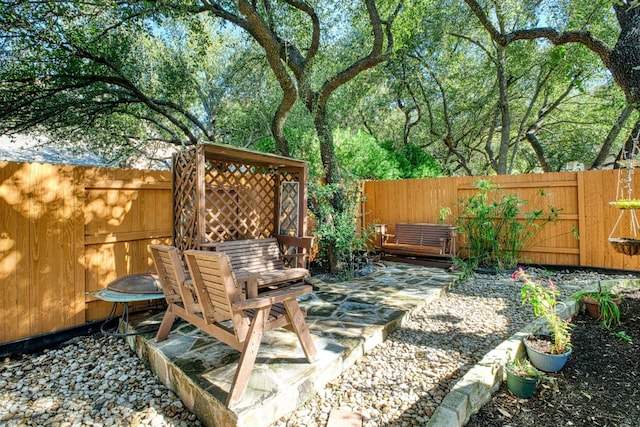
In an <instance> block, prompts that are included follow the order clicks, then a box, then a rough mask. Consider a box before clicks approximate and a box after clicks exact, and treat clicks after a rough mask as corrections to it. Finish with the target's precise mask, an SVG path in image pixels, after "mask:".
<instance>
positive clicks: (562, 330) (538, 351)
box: [514, 268, 573, 372]
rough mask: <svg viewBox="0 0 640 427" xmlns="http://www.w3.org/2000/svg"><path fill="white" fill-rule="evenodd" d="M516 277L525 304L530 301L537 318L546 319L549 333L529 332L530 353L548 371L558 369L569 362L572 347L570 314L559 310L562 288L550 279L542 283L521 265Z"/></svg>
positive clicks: (534, 363) (536, 365)
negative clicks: (564, 317)
mask: <svg viewBox="0 0 640 427" xmlns="http://www.w3.org/2000/svg"><path fill="white" fill-rule="evenodd" d="M514 278H515V279H519V280H522V281H523V285H522V289H521V291H520V297H521V298H522V304H523V305H525V304H526V305H530V306H531V307H532V308H533V314H534V315H535V316H536V317H537V318H541V319H544V320H545V321H546V329H547V331H548V333H549V335H544V334H536V335H529V336H528V337H526V338H525V339H524V345H525V347H526V349H527V356H528V357H529V360H531V363H533V365H534V366H535V367H536V368H538V369H540V370H542V371H545V372H557V371H559V370H561V369H562V368H563V367H564V365H565V364H566V362H567V359H568V358H569V355H570V354H571V351H572V343H571V329H572V328H573V323H571V318H569V319H563V318H562V317H560V316H559V315H558V313H557V311H556V309H557V306H558V297H559V296H560V292H558V289H557V288H556V286H555V285H554V284H553V282H552V281H549V282H548V284H546V285H543V283H542V282H541V281H540V280H537V281H536V280H533V279H532V278H531V276H529V275H528V274H527V273H525V271H524V270H523V269H522V268H519V269H518V271H516V272H515V273H514Z"/></svg>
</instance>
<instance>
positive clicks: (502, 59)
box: [496, 45, 511, 175]
mask: <svg viewBox="0 0 640 427" xmlns="http://www.w3.org/2000/svg"><path fill="white" fill-rule="evenodd" d="M496 50H497V61H496V66H497V70H498V86H499V88H500V101H499V107H500V122H501V124H502V126H501V127H502V129H501V131H500V148H499V150H498V168H497V170H496V173H497V174H498V175H506V174H507V164H508V163H509V143H510V142H511V113H510V110H509V88H508V82H507V49H506V48H505V47H502V46H499V45H496Z"/></svg>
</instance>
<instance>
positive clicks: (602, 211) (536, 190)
mask: <svg viewBox="0 0 640 427" xmlns="http://www.w3.org/2000/svg"><path fill="white" fill-rule="evenodd" d="M623 174H624V175H623V178H626V172H624V171H623ZM480 179H485V180H489V181H491V182H493V183H494V184H495V185H496V186H498V187H500V188H501V190H500V193H498V194H516V195H518V197H519V198H520V199H522V200H525V201H527V203H526V204H525V206H524V209H525V210H527V211H529V210H533V209H536V208H545V207H546V206H548V205H552V206H554V207H556V208H559V209H561V212H560V215H559V219H558V221H557V223H555V224H547V225H546V226H545V227H544V228H543V229H542V231H541V232H540V234H539V235H538V236H537V238H536V239H535V240H534V241H533V243H532V246H531V247H530V248H529V250H528V251H527V252H525V253H524V254H523V255H524V259H523V261H524V262H527V263H534V264H535V263H537V264H548V265H568V266H583V267H598V268H613V269H624V270H640V255H639V256H627V255H623V254H620V253H618V252H615V251H614V250H613V248H612V247H611V245H610V244H609V242H608V240H607V239H608V238H609V235H610V233H611V230H612V229H613V227H614V225H615V223H616V220H617V219H618V215H619V214H620V210H618V209H617V208H614V207H612V206H610V205H609V202H610V201H614V200H615V199H616V194H617V188H618V181H619V172H618V171H617V170H605V171H585V172H561V173H547V174H531V175H508V176H487V177H454V178H430V179H409V180H395V181H366V182H365V183H364V195H365V199H364V202H363V207H362V211H363V219H362V226H365V227H366V226H367V225H368V224H375V223H378V224H389V225H390V226H391V227H393V225H394V224H396V223H401V222H426V223H435V222H437V221H438V216H439V213H440V209H441V208H445V207H448V208H450V209H451V211H452V214H451V215H450V216H449V217H448V218H447V222H449V223H451V224H455V220H456V218H457V217H458V216H459V213H460V206H459V204H458V201H459V200H462V199H464V198H467V197H469V196H471V195H473V194H475V193H476V192H477V189H476V188H475V187H474V183H475V182H476V181H478V180H480ZM632 186H633V190H634V191H633V192H632V194H638V191H637V189H638V188H637V187H638V186H639V185H638V184H637V183H635V182H632ZM542 194H544V195H542ZM628 219H629V216H627V217H626V218H625V217H624V216H623V218H622V221H621V223H620V225H619V226H618V228H617V229H616V234H618V237H619V236H620V235H625V234H626V237H633V236H632V235H630V231H629V220H628ZM573 230H576V231H577V232H578V233H579V236H580V238H579V239H576V238H575V236H574V233H573Z"/></svg>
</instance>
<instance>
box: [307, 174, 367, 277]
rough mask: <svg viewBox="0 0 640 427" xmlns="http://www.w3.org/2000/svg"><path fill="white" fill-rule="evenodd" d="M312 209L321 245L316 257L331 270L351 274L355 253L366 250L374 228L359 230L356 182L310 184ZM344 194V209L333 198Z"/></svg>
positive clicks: (358, 195) (318, 240)
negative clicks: (338, 209) (351, 183)
mask: <svg viewBox="0 0 640 427" xmlns="http://www.w3.org/2000/svg"><path fill="white" fill-rule="evenodd" d="M309 193H310V195H311V198H312V200H311V211H312V212H313V214H314V215H315V216H316V219H317V224H316V231H315V233H314V236H315V238H316V239H317V242H318V245H319V246H320V254H319V255H320V256H319V259H318V260H317V261H318V263H319V264H320V266H321V267H323V268H327V269H328V270H329V271H330V272H331V273H334V274H338V275H341V276H344V277H351V276H353V273H354V268H355V264H356V263H355V256H356V254H359V253H361V252H366V250H367V244H368V242H369V241H370V240H371V239H372V238H373V234H374V231H373V226H374V225H373V224H371V229H365V230H360V231H359V230H358V227H357V223H356V219H357V217H358V203H359V197H360V194H359V191H358V187H357V185H355V183H354V184H353V185H347V186H345V187H338V186H329V185H318V184H312V183H310V184H309ZM336 195H339V197H342V198H343V199H342V208H343V209H342V211H337V210H336V209H335V208H334V207H333V205H332V203H331V201H332V199H333V198H334V197H335V196H336Z"/></svg>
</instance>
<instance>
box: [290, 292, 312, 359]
mask: <svg viewBox="0 0 640 427" xmlns="http://www.w3.org/2000/svg"><path fill="white" fill-rule="evenodd" d="M283 303H284V308H285V309H286V310H287V315H288V316H289V319H290V320H291V327H292V329H293V331H294V332H295V333H296V335H297V336H298V340H299V341H300V345H301V346H302V350H303V351H304V354H305V356H306V357H307V361H308V362H309V363H313V362H315V360H316V354H317V351H316V346H315V344H314V343H313V339H312V338H311V334H310V333H309V328H308V327H307V323H306V322H305V320H304V314H302V310H301V309H300V305H299V304H298V301H297V300H296V299H290V300H286V301H283Z"/></svg>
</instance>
